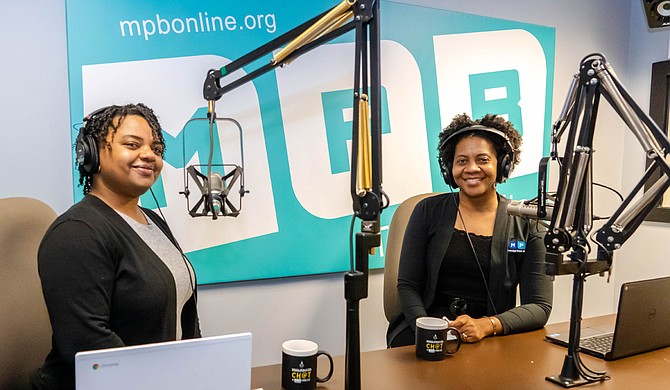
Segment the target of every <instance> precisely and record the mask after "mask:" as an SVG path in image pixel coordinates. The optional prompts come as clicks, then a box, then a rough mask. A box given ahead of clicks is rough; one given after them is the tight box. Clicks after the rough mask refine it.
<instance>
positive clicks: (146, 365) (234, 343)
mask: <svg viewBox="0 0 670 390" xmlns="http://www.w3.org/2000/svg"><path fill="white" fill-rule="evenodd" d="M251 347H252V343H251V333H239V334H232V335H224V336H214V337H206V338H200V339H189V340H180V341H172V342H165V343H156V344H146V345H138V346H132V347H122V348H112V349H103V350H96V351H87V352H79V353H77V354H76V356H75V380H76V388H77V390H118V389H124V390H126V389H128V390H130V389H138V390H139V389H143V390H144V389H249V388H250V387H251Z"/></svg>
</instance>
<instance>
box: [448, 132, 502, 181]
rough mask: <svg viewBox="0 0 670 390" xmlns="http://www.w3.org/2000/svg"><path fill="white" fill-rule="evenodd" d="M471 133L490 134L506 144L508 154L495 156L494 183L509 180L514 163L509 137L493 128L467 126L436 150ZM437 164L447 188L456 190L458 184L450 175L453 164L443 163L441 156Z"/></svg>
mask: <svg viewBox="0 0 670 390" xmlns="http://www.w3.org/2000/svg"><path fill="white" fill-rule="evenodd" d="M472 131H485V132H488V133H491V134H495V135H497V136H498V137H502V138H503V139H504V140H505V142H506V143H507V147H508V148H507V149H508V152H507V153H505V155H504V156H497V158H498V165H497V167H496V183H504V182H505V181H506V180H507V179H508V178H509V175H510V173H511V171H512V164H513V163H514V146H512V142H511V141H510V140H509V137H507V135H506V134H505V133H504V132H502V131H500V130H498V129H495V128H493V127H488V126H483V125H472V126H467V127H464V128H462V129H458V130H456V131H454V132H453V134H451V135H449V136H448V137H447V138H446V139H445V140H443V141H442V142H441V143H440V146H439V148H438V149H439V150H440V151H441V150H443V148H444V146H445V145H446V144H447V143H448V142H450V141H451V140H453V139H454V138H456V137H458V136H459V135H461V134H463V133H467V132H472ZM438 162H439V165H440V171H441V172H442V177H443V178H444V182H445V183H447V184H448V185H449V186H451V188H458V184H456V181H455V180H454V178H453V176H452V175H451V171H452V168H453V163H454V162H453V161H444V160H443V159H442V157H441V156H439V157H438Z"/></svg>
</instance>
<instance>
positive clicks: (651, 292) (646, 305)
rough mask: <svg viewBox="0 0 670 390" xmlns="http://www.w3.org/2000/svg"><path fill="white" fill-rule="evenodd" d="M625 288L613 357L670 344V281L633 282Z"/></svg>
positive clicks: (622, 295) (613, 342)
mask: <svg viewBox="0 0 670 390" xmlns="http://www.w3.org/2000/svg"><path fill="white" fill-rule="evenodd" d="M621 289H622V291H621V299H620V301H619V309H618V315H617V324H616V332H615V333H614V340H612V345H613V351H612V354H613V355H614V356H613V357H623V356H628V355H633V354H636V353H641V352H646V351H650V350H653V349H656V348H661V347H665V346H668V345H670V278H668V277H666V278H658V279H650V280H641V281H637V282H629V283H625V284H624V285H623V286H622V287H621Z"/></svg>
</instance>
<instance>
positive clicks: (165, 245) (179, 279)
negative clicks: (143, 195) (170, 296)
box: [117, 211, 195, 340]
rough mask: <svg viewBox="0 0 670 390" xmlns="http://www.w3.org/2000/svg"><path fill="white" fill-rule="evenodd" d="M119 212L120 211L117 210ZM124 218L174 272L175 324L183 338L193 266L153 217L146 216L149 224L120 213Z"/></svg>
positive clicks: (178, 334) (191, 292)
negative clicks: (182, 326)
mask: <svg viewBox="0 0 670 390" xmlns="http://www.w3.org/2000/svg"><path fill="white" fill-rule="evenodd" d="M117 212H118V211H117ZM119 215H120V216H121V217H123V219H124V220H125V221H126V222H128V224H129V225H130V227H132V228H133V230H135V232H136V233H137V235H138V236H140V238H142V240H144V242H145V243H146V244H147V246H148V247H149V248H151V250H152V251H154V253H155V254H156V255H157V256H158V257H159V258H160V259H161V260H163V263H165V265H166V266H167V267H168V268H169V269H170V272H172V277H173V278H174V284H175V286H176V288H177V317H176V318H177V323H176V324H175V327H176V330H177V340H181V336H182V329H181V321H180V320H181V311H182V308H183V307H184V304H186V301H188V300H189V298H191V295H193V287H194V283H195V281H194V280H193V272H194V271H193V268H191V265H190V264H189V263H188V262H187V261H186V259H184V257H183V256H182V253H181V252H180V251H179V249H177V247H176V246H175V245H174V244H173V243H172V241H170V239H169V238H167V236H166V235H165V234H164V233H163V231H162V230H161V229H160V228H159V227H158V226H156V225H155V224H154V223H153V222H152V221H151V218H149V217H147V216H146V215H145V216H144V217H145V219H146V220H147V225H145V224H142V223H139V222H137V221H136V220H134V219H132V218H130V217H129V216H127V215H125V214H123V213H119Z"/></svg>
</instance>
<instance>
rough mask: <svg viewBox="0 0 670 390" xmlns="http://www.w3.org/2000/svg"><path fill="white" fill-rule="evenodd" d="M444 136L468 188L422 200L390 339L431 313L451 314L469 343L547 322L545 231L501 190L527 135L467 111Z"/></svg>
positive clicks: (404, 258)
mask: <svg viewBox="0 0 670 390" xmlns="http://www.w3.org/2000/svg"><path fill="white" fill-rule="evenodd" d="M439 139H440V142H439V147H438V152H439V157H438V159H439V163H440V168H441V170H442V174H443V176H444V180H445V182H446V183H447V184H448V185H449V186H450V187H451V188H452V190H453V189H456V188H458V189H459V191H458V192H454V191H452V192H450V193H445V194H440V195H436V196H433V197H430V198H426V199H424V200H422V201H421V202H419V203H418V204H417V205H416V207H415V209H414V211H413V213H412V216H411V217H410V220H409V222H408V225H407V230H406V232H405V237H404V240H403V247H402V251H401V254H400V264H399V269H398V295H399V299H400V305H401V308H402V312H401V313H400V314H399V315H398V316H397V317H396V318H395V319H393V320H392V321H391V323H390V324H389V328H388V332H387V335H386V336H387V344H388V346H389V347H396V346H401V345H409V344H413V343H414V332H415V322H416V319H417V318H419V317H424V316H431V317H447V318H449V320H450V321H451V322H450V326H453V327H455V328H456V329H458V330H459V332H460V333H461V338H462V340H463V341H464V342H477V341H479V340H481V339H483V338H485V337H487V336H496V335H505V334H511V333H519V332H525V331H529V330H533V329H537V328H541V327H542V326H544V324H545V323H546V322H547V319H548V318H549V314H550V313H551V303H552V295H553V290H552V283H551V280H550V278H549V276H547V275H546V274H545V272H544V261H545V260H544V255H545V247H544V242H543V236H542V234H541V233H539V232H538V230H537V224H535V223H529V221H528V220H526V219H523V218H520V217H514V216H509V215H507V212H506V207H507V204H508V203H509V200H507V199H506V198H505V197H503V196H502V195H500V194H499V193H498V192H497V190H496V185H497V183H502V182H504V181H505V180H507V178H508V177H509V175H510V173H511V171H512V170H513V169H514V167H515V166H516V165H517V164H518V163H519V147H520V145H521V136H520V134H519V132H518V131H517V130H516V129H514V127H513V125H512V124H511V123H510V122H509V121H506V120H505V119H504V118H502V117H500V116H496V115H485V116H484V117H483V118H481V119H478V120H472V119H471V118H470V117H469V116H468V115H466V114H462V115H458V116H456V117H454V119H453V121H452V122H451V123H450V124H449V125H448V126H447V127H446V128H445V129H444V130H443V131H442V132H441V133H440V135H439ZM517 287H518V289H519V292H520V303H521V304H520V305H519V306H517V305H516V301H517V297H516V292H517Z"/></svg>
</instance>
